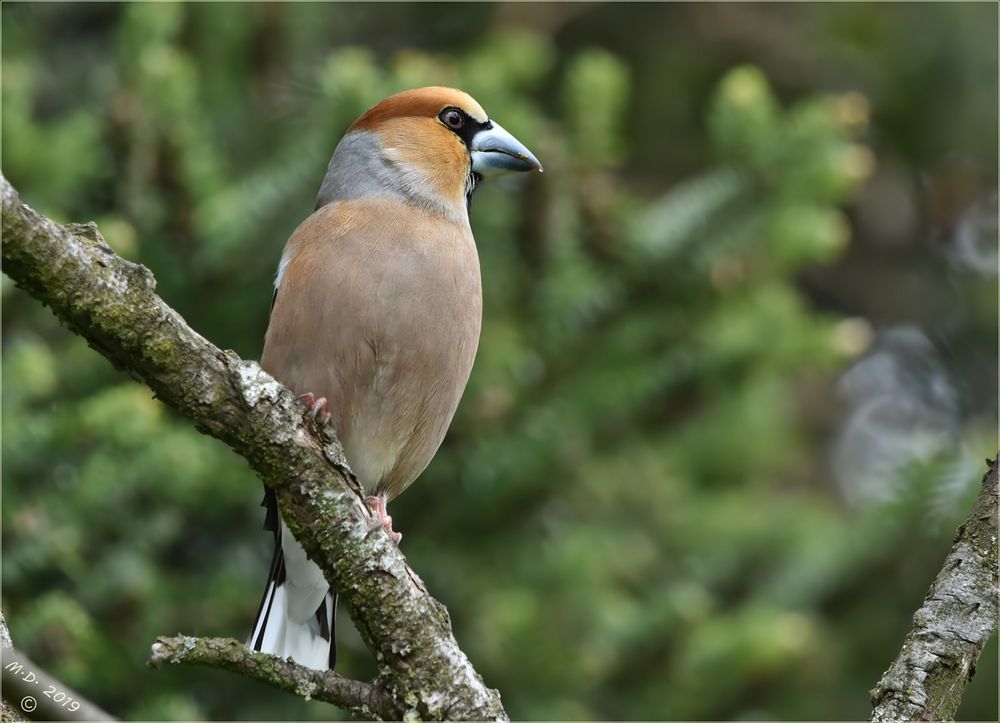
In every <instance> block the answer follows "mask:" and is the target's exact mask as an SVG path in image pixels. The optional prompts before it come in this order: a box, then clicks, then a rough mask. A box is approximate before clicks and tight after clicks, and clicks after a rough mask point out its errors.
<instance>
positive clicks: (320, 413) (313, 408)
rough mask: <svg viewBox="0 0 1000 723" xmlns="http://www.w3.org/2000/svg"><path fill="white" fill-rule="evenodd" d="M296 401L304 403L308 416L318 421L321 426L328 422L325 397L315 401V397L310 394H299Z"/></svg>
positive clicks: (328, 412)
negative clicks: (307, 408) (307, 409)
mask: <svg viewBox="0 0 1000 723" xmlns="http://www.w3.org/2000/svg"><path fill="white" fill-rule="evenodd" d="M298 399H299V401H301V402H305V405H306V406H307V407H309V414H310V415H311V416H312V418H313V420H315V421H320V422H321V423H322V424H328V423H329V422H330V410H329V409H328V408H327V406H326V397H320V398H319V399H317V398H316V395H315V394H313V393H312V392H306V393H305V394H300V395H299V397H298Z"/></svg>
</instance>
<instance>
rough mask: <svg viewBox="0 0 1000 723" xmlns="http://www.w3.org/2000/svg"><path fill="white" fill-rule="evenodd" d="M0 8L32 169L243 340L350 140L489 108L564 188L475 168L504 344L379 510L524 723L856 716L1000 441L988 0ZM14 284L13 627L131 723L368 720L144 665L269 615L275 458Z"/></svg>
mask: <svg viewBox="0 0 1000 723" xmlns="http://www.w3.org/2000/svg"><path fill="white" fill-rule="evenodd" d="M2 12H3V37H2V40H3V71H2V80H3V130H2V151H3V172H4V173H5V174H6V175H7V177H8V179H9V180H10V181H11V182H12V183H13V184H14V185H15V187H16V188H18V189H19V191H20V192H21V193H22V196H23V198H24V200H25V201H26V202H28V203H29V204H31V205H32V206H34V207H35V208H37V209H38V210H40V211H42V212H44V213H46V214H50V215H51V216H53V217H55V218H57V219H59V220H61V221H86V220H91V219H93V220H95V221H97V223H98V224H99V225H100V228H101V230H102V231H103V233H104V234H105V236H106V237H107V239H108V241H109V243H110V244H111V245H112V246H113V247H114V248H115V249H116V250H117V251H118V252H119V253H121V254H122V255H123V256H125V257H127V258H130V259H134V260H138V261H141V262H142V263H144V264H146V265H147V266H149V267H150V268H151V269H152V270H153V272H154V273H155V275H156V278H157V280H158V284H159V285H158V290H159V292H160V294H162V296H163V297H164V298H165V299H166V301H167V302H168V303H170V304H171V305H173V306H174V307H175V308H176V309H178V310H179V311H180V312H181V313H182V314H183V315H184V316H185V318H186V319H187V320H188V321H189V322H190V323H191V325H192V326H193V327H194V328H195V329H197V330H198V331H200V332H201V333H203V334H204V335H205V336H207V337H208V338H209V339H212V340H213V341H214V342H215V343H217V344H218V345H219V346H221V347H224V348H231V349H234V350H235V351H237V352H238V353H239V354H241V355H242V356H245V357H248V358H257V357H258V356H259V353H260V348H261V343H262V339H263V333H264V329H265V327H266V324H267V314H268V305H269V303H270V284H271V280H272V278H273V273H274V270H275V267H276V263H277V260H278V256H279V254H280V252H281V248H282V246H283V244H284V242H285V239H286V238H287V237H288V236H289V235H290V233H291V232H292V231H293V229H294V228H295V226H296V225H297V224H298V223H299V222H300V221H301V220H303V219H304V218H305V217H306V216H307V215H308V214H309V213H310V212H311V210H312V208H313V203H314V200H315V195H316V191H317V189H318V186H319V182H320V180H321V178H322V176H323V173H324V170H325V167H326V164H327V161H328V159H329V156H330V154H331V152H332V151H333V148H334V146H335V144H336V142H337V140H338V139H339V137H340V136H341V134H342V133H343V131H344V130H345V129H346V127H347V126H348V125H349V124H350V123H351V122H352V121H353V120H354V119H355V118H356V117H357V116H358V115H359V114H360V113H361V112H362V111H363V110H364V109H366V108H367V107H369V106H370V105H371V104H373V103H374V102H376V101H378V100H379V99H381V98H382V97H384V96H386V95H388V94H390V93H392V92H394V91H397V90H401V89H404V88H409V87H413V86H419V85H426V84H445V85H455V86H458V87H461V88H463V89H465V90H467V91H469V92H470V93H471V94H472V95H473V96H474V97H476V98H477V99H478V100H479V101H480V102H481V103H482V105H483V106H484V107H485V108H486V109H487V111H488V112H489V113H490V114H491V115H492V116H493V117H494V118H496V119H497V120H498V121H499V122H501V123H502V124H503V125H504V126H505V127H506V128H507V129H508V130H510V131H511V132H512V133H514V134H515V135H516V136H517V137H518V138H519V139H521V140H522V141H524V142H525V143H526V144H527V145H528V146H529V147H530V148H531V149H532V150H533V151H534V152H535V153H536V154H537V155H538V157H539V158H540V159H541V160H542V162H543V163H544V165H545V173H544V174H543V175H537V174H536V175H535V176H533V177H532V178H528V179H524V178H520V179H509V180H506V181H505V180H498V181H496V182H490V183H488V184H485V185H484V186H483V188H482V189H481V190H480V191H478V192H477V195H476V198H475V202H474V204H473V208H472V213H471V217H472V226H473V228H474V230H475V234H476V238H477V240H478V244H479V250H480V254H481V257H482V262H483V263H482V266H483V275H484V285H485V305H486V312H485V325H484V334H483V338H482V344H481V347H480V350H479V356H478V359H477V363H476V367H475V370H474V372H473V375H472V379H471V381H470V384H469V387H468V390H467V392H466V394H465V398H464V400H463V402H462V405H461V408H460V409H459V413H458V416H457V418H456V420H455V422H454V424H453V425H452V429H451V432H450V433H449V436H448V438H447V440H446V441H445V444H444V446H443V447H442V449H441V451H440V452H439V454H438V456H437V457H436V459H435V461H434V462H433V463H432V464H431V466H430V468H429V469H428V470H427V472H426V473H425V474H424V475H423V477H422V479H421V480H420V481H419V482H418V483H417V484H416V485H414V487H413V488H412V489H411V490H409V491H408V492H407V493H406V494H405V495H403V496H402V497H401V498H400V499H399V500H397V501H396V502H395V503H394V505H393V509H392V514H393V517H394V520H395V524H396V528H397V529H400V530H402V531H403V532H404V535H405V537H404V543H403V551H404V552H405V553H406V555H407V557H408V559H409V561H410V563H411V564H412V565H413V567H414V568H415V569H416V570H417V571H418V572H419V573H420V574H421V575H422V576H423V578H424V580H425V581H426V582H427V585H428V587H429V588H430V590H431V591H432V592H433V594H434V595H436V596H437V597H438V598H440V599H441V600H442V601H443V602H445V603H446V604H447V606H448V608H449V610H450V611H451V615H452V620H453V621H454V627H455V633H456V635H457V637H458V640H459V642H460V644H461V645H462V646H463V648H464V649H465V650H466V651H467V653H468V654H469V656H470V657H471V659H472V661H473V663H474V664H475V665H476V666H477V668H478V669H479V670H480V671H481V672H482V673H483V675H484V677H485V679H486V681H487V682H488V683H489V684H490V685H491V686H494V687H498V688H499V689H500V690H501V691H502V694H503V699H504V702H505V704H506V707H507V710H508V712H509V713H510V715H511V716H513V717H516V718H534V719H552V718H559V719H596V718H617V719H649V718H654V719H656V718H658V719H676V718H685V719H706V718H707V719H727V718H744V719H755V718H758V719H759V718H796V719H860V718H865V717H867V715H868V712H869V709H870V707H869V703H868V697H867V691H868V690H869V688H871V687H872V686H873V685H874V684H875V682H876V681H877V679H878V677H879V675H880V674H881V673H882V671H883V670H884V669H885V667H886V666H887V665H888V663H889V661H890V660H891V659H892V658H893V657H894V656H895V655H896V653H897V651H898V648H899V645H900V643H901V641H902V638H903V636H904V634H905V633H906V631H907V630H908V629H909V627H910V617H911V615H912V613H913V611H914V610H915V609H916V607H917V606H918V605H919V604H920V601H921V600H922V598H923V595H924V593H925V592H926V589H927V586H928V584H929V583H930V581H931V580H932V579H933V577H934V575H935V574H936V572H937V571H938V569H939V566H940V563H941V561H942V560H943V558H944V555H945V554H946V552H947V550H948V548H949V545H950V540H951V537H952V535H953V532H954V529H955V526H956V525H957V523H958V522H959V521H960V520H961V518H962V517H963V516H964V515H965V513H966V512H967V510H968V509H969V508H970V506H971V501H972V499H973V498H974V496H975V493H976V491H977V488H978V485H979V479H980V477H981V475H982V472H983V469H984V465H983V461H982V460H983V457H985V456H986V455H988V454H989V455H991V454H992V453H993V452H994V449H995V445H996V435H997V353H996V351H997V221H996V215H997V168H996V159H997V66H996V50H997V6H996V5H995V4H991V3H988V4H960V3H955V4H914V5H906V4H853V3H852V4H802V5H789V4H776V5H757V4H744V3H738V4H731V5H728V4H727V5H717V4H675V5H666V4H660V5H656V4H642V5H624V4H600V3H594V4H570V3H566V4H543V3H532V4H500V5H497V4H487V3H482V4H412V5H396V4H363V5H321V4H254V5H236V4H211V3H206V4H190V5H172V4H134V5H125V4H123V5H105V4H80V5H59V4H26V5H9V4H4V6H3V8H2ZM2 289H3V355H4V356H3V360H4V363H3V382H4V384H3V520H2V521H3V540H2V542H3V599H2V604H3V608H4V610H5V612H6V613H7V619H8V622H9V624H10V627H11V632H12V634H13V637H14V641H15V644H17V645H18V646H20V647H21V648H22V649H24V650H25V651H26V652H27V653H28V654H29V655H30V656H32V657H33V658H34V660H35V661H37V662H38V663H39V664H41V665H43V666H44V667H46V668H47V669H49V670H50V671H51V672H52V673H54V674H55V675H56V676H58V677H60V678H62V679H63V680H64V681H65V682H66V683H67V684H69V685H70V686H72V687H74V688H76V689H77V690H79V691H80V692H82V693H84V694H86V695H87V696H89V697H90V698H92V699H93V700H94V701H96V702H97V703H99V704H100V705H102V706H103V707H105V708H106V709H107V710H109V711H111V712H112V713H114V714H116V715H119V716H123V717H129V718H143V719H199V718H206V719H208V718H226V719H244V718H250V719H267V718H285V717H294V718H304V719H319V718H326V717H329V716H338V715H342V714H340V713H339V712H338V711H336V710H335V709H333V708H332V707H330V706H328V705H326V704H323V703H307V702H304V701H301V700H299V699H297V698H295V697H293V696H291V695H288V694H285V693H281V692H278V691H275V690H271V689H269V688H266V687H263V686H261V685H258V684H256V683H252V682H248V681H246V680H244V679H242V678H239V677H236V676H234V675H231V674H229V673H225V672H220V671H215V670H209V669H194V668H190V669H189V668H183V667H172V668H170V669H167V670H161V671H155V672H154V671H149V670H147V669H146V668H145V666H144V661H145V658H146V655H147V652H148V649H149V645H150V643H151V642H152V640H153V639H154V638H155V636H156V635H158V634H161V633H176V632H178V631H182V632H185V633H191V634H198V635H224V636H236V637H242V636H244V635H245V633H246V631H247V628H248V626H249V624H250V622H251V618H252V616H253V614H254V612H255V610H256V607H257V602H258V599H259V595H260V593H261V590H262V586H263V583H264V578H265V575H266V569H267V562H268V560H269V558H270V544H271V543H270V536H269V535H268V534H265V533H264V532H261V531H260V527H261V523H262V511H261V510H260V508H259V507H258V502H259V497H260V494H259V483H258V482H257V481H256V480H255V479H254V478H253V475H252V474H251V472H250V471H249V469H248V468H247V466H246V464H245V463H244V462H243V461H242V460H241V459H240V458H238V457H237V456H236V455H234V454H232V453H231V452H230V451H229V450H228V449H226V448H224V447H223V446H222V445H221V444H219V443H216V442H215V441H214V440H211V439H209V438H207V437H203V436H200V435H199V434H198V433H197V432H195V431H194V430H193V429H192V428H191V426H190V425H189V424H188V423H187V422H186V421H184V420H183V419H179V418H178V417H177V416H176V415H175V414H173V413H172V412H171V410H169V409H167V408H165V407H164V406H162V405H161V404H160V403H159V402H157V401H155V400H153V399H152V398H151V394H150V392H149V391H148V390H147V389H146V388H145V387H143V386H140V385H138V384H136V383H134V382H132V381H130V380H129V379H128V378H127V377H125V376H124V375H122V374H119V373H117V372H115V371H114V370H113V369H112V368H111V366H110V365H109V364H108V363H107V362H106V361H104V360H103V359H102V358H101V357H99V356H98V355H97V354H96V353H94V352H92V351H91V350H90V349H89V348H88V347H87V346H86V345H85V344H84V342H83V341H81V340H80V339H79V338H78V337H75V336H74V335H72V334H71V333H69V332H67V331H66V330H64V329H62V328H61V327H60V326H59V324H58V323H57V322H56V321H55V319H54V318H53V317H52V316H51V314H50V313H49V312H48V311H47V310H46V309H44V308H43V307H42V306H41V305H40V304H38V303H37V302H35V301H34V300H32V299H30V298H28V297H27V296H26V295H25V294H23V293H22V292H20V291H18V290H16V289H15V288H14V287H13V284H12V283H11V282H10V281H9V279H7V278H6V277H4V278H3V287H2ZM338 627H339V628H340V639H341V643H340V651H341V658H340V660H341V661H342V662H341V664H340V666H339V667H340V671H341V672H342V673H344V674H345V675H348V676H352V677H355V676H357V677H363V676H367V675H370V674H371V673H372V671H373V661H372V659H371V656H370V655H369V654H368V652H367V651H366V650H365V649H364V647H363V645H362V644H361V642H360V639H359V638H358V636H357V634H356V633H355V632H354V631H353V629H352V628H351V624H350V621H349V620H348V619H347V617H346V615H344V614H343V611H342V614H341V619H340V620H339V621H338ZM996 658H997V649H996V641H995V638H994V641H993V642H992V643H991V644H990V646H989V648H988V649H987V651H986V652H985V654H984V655H983V658H982V660H981V664H980V668H979V672H978V674H977V676H976V678H975V680H974V681H973V682H972V684H971V685H970V687H969V689H968V691H967V693H966V697H965V701H964V703H963V706H962V708H961V710H960V712H959V717H960V718H964V719H983V720H991V719H992V720H996V719H997V675H998V673H997V663H996Z"/></svg>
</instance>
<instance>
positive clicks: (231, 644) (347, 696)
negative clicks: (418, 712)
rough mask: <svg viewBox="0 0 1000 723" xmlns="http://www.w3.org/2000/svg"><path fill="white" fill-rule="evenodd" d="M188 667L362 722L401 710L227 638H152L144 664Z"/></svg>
mask: <svg viewBox="0 0 1000 723" xmlns="http://www.w3.org/2000/svg"><path fill="white" fill-rule="evenodd" d="M168 663H191V664H194V665H208V666H211V667H213V668H223V669H225V670H231V671H233V672H234V673H239V674H240V675H244V676H246V677H248V678H253V679H254V680H259V681H261V682H264V683H269V684H270V685H273V686H274V687H276V688H281V689H282V690H287V691H289V692H290V693H295V694H296V695H300V696H302V697H304V698H305V699H306V700H309V699H315V700H323V701H326V702H327V703H333V704H334V705H336V706H338V707H340V708H343V709H345V710H348V711H350V712H351V713H354V715H356V716H358V717H359V718H361V719H362V720H372V719H380V720H393V719H395V718H399V717H400V716H401V715H402V713H403V711H402V709H401V708H399V707H398V705H397V704H396V702H395V701H394V700H393V699H392V697H390V696H389V695H388V694H387V693H386V692H385V691H384V690H382V689H381V688H379V687H378V686H376V685H373V684H372V683H362V682H360V681H357V680H349V679H347V678H344V677H343V676H341V675H338V674H337V673H334V672H333V671H319V670H313V669H312V668H306V667H304V666H302V665H298V664H297V663H293V662H292V661H291V660H282V659H281V658H278V657H276V656H274V655H266V654H265V653H257V652H254V651H252V650H248V649H247V647H246V645H244V644H243V643H241V642H240V641H238V640H233V639H232V638H192V637H189V636H186V635H178V636H177V637H173V638H166V637H161V638H157V640H156V642H155V643H153V649H152V653H151V654H150V656H149V665H150V666H151V667H154V668H155V667H159V666H162V665H166V664H168Z"/></svg>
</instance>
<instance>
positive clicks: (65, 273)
mask: <svg viewBox="0 0 1000 723" xmlns="http://www.w3.org/2000/svg"><path fill="white" fill-rule="evenodd" d="M0 193H2V200H3V270H4V272H5V273H6V274H7V275H8V276H10V278H11V279H13V280H14V281H15V282H16V283H17V285H18V286H20V287H22V288H23V289H25V290H26V291H27V292H28V293H29V294H31V295H32V296H34V297H35V298H36V299H38V300H39V301H41V302H42V303H44V304H46V305H48V306H49V307H50V308H51V309H52V311H53V313H55V315H56V316H57V317H59V319H60V320H61V321H63V323H65V324H66V325H67V326H68V327H69V328H70V329H72V330H73V331H75V332H76V333H78V334H80V335H81V336H83V337H84V338H85V339H86V340H87V342H88V343H89V344H90V345H91V346H92V347H93V348H94V349H96V350H97V351H99V352H100V353H101V354H103V355H104V356H105V357H107V358H108V359H109V360H110V361H111V363H112V364H114V365H115V366H116V367H117V368H119V369H122V370H124V371H127V372H128V373H129V374H131V375H132V376H133V377H135V378H136V379H138V380H139V381H142V382H144V383H145V384H147V385H149V387H150V388H151V389H152V390H153V391H154V393H155V394H156V396H157V397H158V398H160V399H161V400H163V401H164V402H165V403H167V404H168V405H170V406H171V407H173V408H175V409H176V410H178V411H179V412H180V413H182V414H184V415H185V416H187V417H189V418H190V419H191V420H192V421H193V422H194V423H195V425H196V426H197V428H198V429H199V430H200V431H202V432H204V433H205V434H209V435H211V436H213V437H216V438H217V439H220V440H222V441H223V442H225V443H226V444H227V445H229V446H230V447H232V448H233V450H235V451H236V452H237V453H238V454H240V455H241V456H243V457H244V458H245V459H246V460H247V461H248V462H249V463H250V466H251V467H252V468H253V469H254V471H256V472H257V474H258V475H259V476H260V477H261V478H262V479H263V480H264V481H265V482H266V483H267V484H268V485H270V486H271V487H272V488H273V489H274V490H275V492H276V493H277V497H278V503H279V506H280V507H281V511H282V514H283V516H284V519H285V521H286V523H287V524H288V525H289V527H290V528H291V529H292V531H293V532H294V533H295V536H296V538H297V539H298V540H299V541H300V542H301V543H302V546H303V547H304V548H305V550H306V552H307V553H308V554H309V557H310V558H311V559H313V560H314V561H315V562H316V563H317V564H318V565H319V566H320V567H321V568H322V569H323V570H324V572H325V573H326V576H327V579H328V580H330V582H331V583H333V584H334V585H336V587H337V589H338V591H339V592H340V594H341V595H342V596H343V597H344V598H345V599H346V600H347V602H348V607H349V609H350V611H351V617H352V618H353V620H354V623H355V625H356V626H357V628H358V630H359V631H360V633H361V635H362V637H363V638H364V640H365V643H366V644H367V645H368V647H369V648H370V649H371V650H372V652H373V653H374V654H375V656H376V659H377V661H378V666H379V675H378V687H380V688H381V689H384V690H385V692H386V694H387V695H388V696H389V697H390V698H391V699H392V700H393V701H394V704H395V708H394V710H398V711H399V712H401V713H402V715H403V716H404V717H419V718H425V719H442V718H451V719H489V720H492V719H496V720H504V719H506V713H505V712H504V709H503V705H502V704H501V701H500V695H499V693H498V692H497V691H496V690H492V689H490V688H488V687H487V686H486V685H485V684H484V682H483V680H482V678H481V677H480V676H479V674H478V673H477V672H476V670H475V669H474V668H473V667H472V664H471V663H470V662H469V660H468V658H467V657H466V656H465V654H464V653H463V652H462V650H461V649H460V648H459V646H458V643H457V642H456V641H455V638H454V636H453V635H452V631H451V622H450V619H449V617H448V612H447V610H446V609H445V608H444V606H443V605H441V603H439V602H438V601H437V600H435V599H434V598H433V597H431V596H430V595H429V594H428V593H427V590H426V588H425V587H424V584H423V582H422V581H421V580H420V578H419V577H418V576H417V575H416V574H415V573H414V572H413V571H412V570H411V569H410V568H409V567H408V566H407V565H406V561H405V559H404V558H403V555H402V553H401V552H400V550H399V549H398V548H397V547H396V546H395V545H394V544H393V543H392V542H391V541H390V540H389V538H388V537H387V535H386V534H385V533H384V532H378V533H376V534H368V532H369V529H370V513H369V511H368V508H367V506H366V505H365V504H364V502H363V500H364V494H363V492H362V490H361V488H360V487H359V485H358V483H357V480H356V479H355V478H354V475H353V474H352V473H351V471H350V469H349V468H348V466H347V464H346V461H345V459H344V455H343V451H342V449H341V446H340V443H339V442H338V441H337V440H336V439H335V438H334V436H333V435H332V433H331V431H330V430H329V429H320V428H317V426H316V425H315V424H314V423H313V422H312V421H311V420H310V419H308V418H307V417H306V415H305V414H304V408H303V407H302V406H301V405H300V404H299V403H297V402H296V400H295V397H294V395H293V394H292V392H291V391H289V390H288V389H287V388H285V387H284V386H282V385H281V384H279V383H278V382H277V381H275V380H274V379H273V378H272V377H271V376H269V375H268V374H266V373H265V372H264V371H263V370H261V369H260V367H259V366H258V365H257V364H256V363H254V362H249V361H244V360H243V359H240V358H239V357H238V356H236V355H235V354H234V353H232V352H224V351H222V350H220V349H218V348H217V347H215V346H214V345H213V344H211V343H210V342H208V341H207V340H206V339H204V338H203V337H202V336H200V335H199V334H198V333H196V332H195V331H193V330H192V329H191V328H190V327H189V326H188V325H187V324H186V323H185V322H184V320H183V319H182V318H181V316H180V315H179V314H177V312H175V311H174V310H173V309H171V308H170V307H169V306H167V305H166V304H165V303H164V302H163V300H162V299H160V298H159V297H158V296H157V295H156V293H155V286H156V284H155V280H154V278H153V275H152V273H150V271H149V270H148V269H146V268H145V267H143V266H140V265H138V264H134V263H131V262H129V261H126V260H124V259H122V258H120V257H119V256H117V255H116V254H115V253H114V251H112V250H111V248H110V247H109V246H108V245H107V244H106V243H105V242H104V240H103V239H102V238H101V236H100V234H99V233H98V231H97V227H96V226H95V225H94V224H83V225H77V224H70V225H67V226H60V225H59V224H56V223H55V222H53V221H51V220H50V219H47V218H45V217H44V216H41V215H40V214H38V213H36V212H35V211H33V210H32V209H31V208H29V207H28V206H26V205H24V204H22V203H21V201H20V198H19V197H18V194H17V192H16V191H15V189H14V188H13V187H12V186H11V185H10V183H9V182H8V181H7V179H6V178H4V177H2V176H0ZM153 655H154V658H155V652H154V654H153ZM284 687H286V689H289V688H288V687H287V686H284ZM291 689H294V685H293V687H292V688H291ZM375 712H377V711H373V713H375Z"/></svg>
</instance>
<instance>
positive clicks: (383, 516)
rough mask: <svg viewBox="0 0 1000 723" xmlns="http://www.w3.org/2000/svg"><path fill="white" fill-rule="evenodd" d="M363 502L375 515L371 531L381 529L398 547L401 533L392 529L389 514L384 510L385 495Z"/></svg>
mask: <svg viewBox="0 0 1000 723" xmlns="http://www.w3.org/2000/svg"><path fill="white" fill-rule="evenodd" d="M365 502H367V503H368V506H369V507H371V508H372V512H373V513H375V520H374V522H373V524H372V530H377V529H378V528H380V527H381V528H382V529H384V530H385V531H386V532H387V533H389V539H390V540H392V541H393V542H395V543H396V544H397V545H398V544H399V541H400V540H402V539H403V533H401V532H396V531H395V530H393V529H392V517H390V516H389V512H388V510H387V509H386V499H385V495H376V496H375V497H369V498H368V499H366V500H365Z"/></svg>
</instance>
